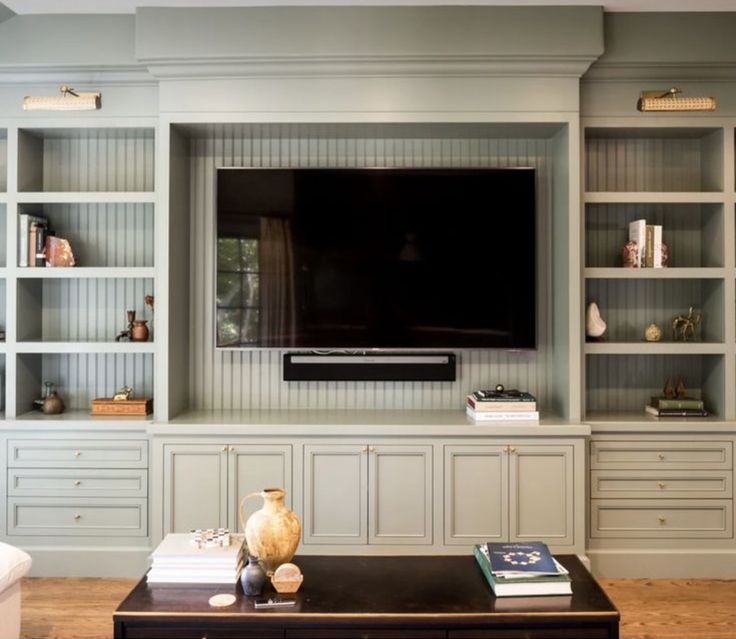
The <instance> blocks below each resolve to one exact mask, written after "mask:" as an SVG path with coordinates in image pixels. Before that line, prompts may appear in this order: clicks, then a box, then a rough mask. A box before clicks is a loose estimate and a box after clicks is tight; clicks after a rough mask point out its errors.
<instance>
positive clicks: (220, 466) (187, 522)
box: [164, 444, 227, 534]
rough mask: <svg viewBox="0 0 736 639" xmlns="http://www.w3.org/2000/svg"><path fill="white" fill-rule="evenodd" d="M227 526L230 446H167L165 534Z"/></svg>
mask: <svg viewBox="0 0 736 639" xmlns="http://www.w3.org/2000/svg"><path fill="white" fill-rule="evenodd" d="M226 526H227V447H226V446H222V445H220V444H171V445H166V446H164V534H165V533H170V532H189V531H190V530H192V529H194V528H220V527H223V528H224V527H226Z"/></svg>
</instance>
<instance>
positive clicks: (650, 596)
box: [21, 579, 736, 639]
mask: <svg viewBox="0 0 736 639" xmlns="http://www.w3.org/2000/svg"><path fill="white" fill-rule="evenodd" d="M134 583H135V581H134V580H132V579H25V580H24V581H23V625H22V631H21V636H22V637H23V638H24V639H46V638H59V639H106V638H108V637H111V636H112V621H111V619H112V612H113V610H114V609H115V608H116V607H117V605H118V603H119V602H120V601H121V600H122V599H123V597H125V595H126V594H127V593H128V591H129V590H130V589H131V588H132V587H133V585H134ZM601 585H603V587H604V588H605V589H606V592H608V594H609V596H610V597H611V599H612V600H613V601H614V603H615V604H616V606H617V607H618V608H619V610H620V611H621V639H736V580H731V581H721V580H706V579H692V580H687V579H671V580H670V579H656V580H655V579H608V580H601Z"/></svg>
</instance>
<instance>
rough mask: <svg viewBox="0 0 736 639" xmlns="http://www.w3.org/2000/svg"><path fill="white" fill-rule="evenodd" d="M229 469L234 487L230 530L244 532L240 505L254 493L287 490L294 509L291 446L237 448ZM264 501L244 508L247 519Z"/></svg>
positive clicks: (288, 502)
mask: <svg viewBox="0 0 736 639" xmlns="http://www.w3.org/2000/svg"><path fill="white" fill-rule="evenodd" d="M229 454H230V459H229V466H228V475H229V480H228V484H229V486H230V495H232V498H231V499H230V508H229V511H230V516H229V520H230V524H229V527H230V530H237V531H240V532H242V526H241V525H240V517H239V514H238V513H239V510H240V502H241V500H242V499H243V498H244V497H245V496H246V495H249V494H251V493H260V492H261V491H262V490H263V489H264V488H283V489H284V490H285V491H286V500H285V502H286V506H287V507H288V508H291V507H292V506H291V503H292V501H291V446H289V445H278V444H274V445H256V444H254V445H237V446H231V447H230V450H229ZM261 506H263V500H262V499H259V498H258V497H253V498H251V499H248V500H246V502H245V503H244V504H243V517H244V520H245V521H248V517H250V516H251V515H252V514H253V513H254V512H255V511H256V510H258V509H260V508H261Z"/></svg>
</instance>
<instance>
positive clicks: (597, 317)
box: [585, 302, 607, 337]
mask: <svg viewBox="0 0 736 639" xmlns="http://www.w3.org/2000/svg"><path fill="white" fill-rule="evenodd" d="M606 328H607V324H606V323H605V322H604V321H603V318H602V317H601V312H600V310H598V304H596V303H595V302H591V303H590V304H588V310H587V311H586V313H585V334H586V335H587V336H588V337H601V336H602V335H603V333H605V332H606Z"/></svg>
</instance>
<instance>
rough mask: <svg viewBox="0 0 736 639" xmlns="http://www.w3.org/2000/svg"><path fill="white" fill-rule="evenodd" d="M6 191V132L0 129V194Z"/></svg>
mask: <svg viewBox="0 0 736 639" xmlns="http://www.w3.org/2000/svg"><path fill="white" fill-rule="evenodd" d="M7 190H8V131H7V129H0V193H5V192H6V191H7Z"/></svg>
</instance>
